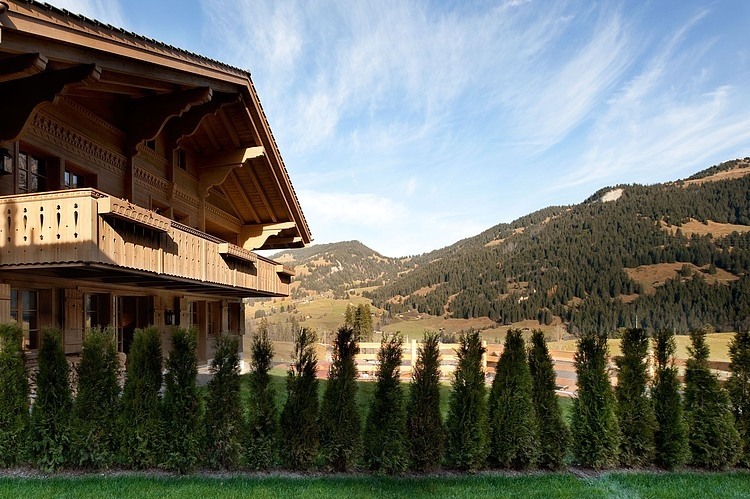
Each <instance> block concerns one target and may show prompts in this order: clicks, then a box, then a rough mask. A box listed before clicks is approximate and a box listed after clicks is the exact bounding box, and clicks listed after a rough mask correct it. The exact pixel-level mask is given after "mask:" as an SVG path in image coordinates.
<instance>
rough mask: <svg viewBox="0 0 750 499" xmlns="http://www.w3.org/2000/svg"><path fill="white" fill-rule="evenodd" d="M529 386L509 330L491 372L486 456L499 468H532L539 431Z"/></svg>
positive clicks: (517, 339) (519, 346)
mask: <svg viewBox="0 0 750 499" xmlns="http://www.w3.org/2000/svg"><path fill="white" fill-rule="evenodd" d="M532 385H533V382H532V378H531V371H530V370H529V365H528V363H527V362H526V350H525V345H524V341H523V335H522V333H521V330H520V329H511V330H509V331H508V334H507V335H506V336H505V345H504V347H503V352H502V354H500V359H499V360H498V362H497V365H496V368H495V379H494V380H493V381H492V391H491V392H490V401H489V422H490V455H489V460H490V462H491V463H492V464H494V465H496V466H499V467H500V468H513V469H526V468H531V467H533V466H534V465H535V464H536V459H537V455H538V447H539V427H538V425H537V420H536V415H535V413H534V405H533V403H532V391H533V388H532Z"/></svg>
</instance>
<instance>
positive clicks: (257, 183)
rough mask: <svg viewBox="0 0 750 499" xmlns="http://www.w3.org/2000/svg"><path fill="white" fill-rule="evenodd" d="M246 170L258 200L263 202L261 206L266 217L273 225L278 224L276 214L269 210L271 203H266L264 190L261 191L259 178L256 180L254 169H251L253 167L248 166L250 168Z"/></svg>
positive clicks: (256, 175)
mask: <svg viewBox="0 0 750 499" xmlns="http://www.w3.org/2000/svg"><path fill="white" fill-rule="evenodd" d="M247 170H248V172H250V179H251V180H252V181H253V185H254V186H255V190H257V191H258V195H259V196H260V200H261V201H263V206H265V207H266V210H268V215H269V216H270V217H271V221H272V222H274V223H276V222H278V219H277V218H276V214H275V213H274V212H273V209H272V208H271V203H270V202H269V201H268V197H267V196H266V192H265V190H263V187H262V186H261V185H260V178H258V174H257V173H256V172H255V168H253V165H250V168H248V169H247Z"/></svg>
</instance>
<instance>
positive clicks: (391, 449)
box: [364, 333, 409, 473]
mask: <svg viewBox="0 0 750 499" xmlns="http://www.w3.org/2000/svg"><path fill="white" fill-rule="evenodd" d="M403 345H404V339H403V336H401V334H399V333H396V334H392V335H387V334H383V339H382V340H381V342H380V350H379V351H378V373H377V381H376V383H375V393H374V395H373V397H372V401H371V403H370V412H369V414H368V416H367V423H366V424H365V434H364V449H365V454H364V460H365V464H366V465H367V467H368V468H369V469H371V470H373V471H377V472H384V473H398V472H401V471H404V470H405V469H406V468H407V467H408V465H409V454H408V451H407V447H406V413H405V412H404V397H403V393H402V391H401V382H400V380H399V376H400V368H401V356H402V348H403Z"/></svg>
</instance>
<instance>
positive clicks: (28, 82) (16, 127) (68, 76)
mask: <svg viewBox="0 0 750 499" xmlns="http://www.w3.org/2000/svg"><path fill="white" fill-rule="evenodd" d="M100 75H101V69H99V68H98V67H97V66H96V65H94V64H87V65H83V66H73V67H71V68H67V69H60V70H57V71H44V72H42V73H39V74H35V75H33V76H28V77H26V78H18V79H15V80H11V81H6V82H3V83H0V95H2V96H6V98H5V99H4V100H3V119H2V120H0V140H15V139H16V138H17V137H18V136H19V135H21V132H22V131H23V128H24V126H25V125H26V123H27V122H28V120H29V118H30V117H31V115H32V114H33V112H34V109H36V108H37V106H39V105H40V104H42V103H44V102H53V101H54V100H55V98H56V97H57V96H58V95H60V94H61V93H62V92H63V91H64V90H65V89H66V88H67V87H68V86H70V85H75V84H83V85H85V84H88V83H93V82H96V81H98V80H99V76H100Z"/></svg>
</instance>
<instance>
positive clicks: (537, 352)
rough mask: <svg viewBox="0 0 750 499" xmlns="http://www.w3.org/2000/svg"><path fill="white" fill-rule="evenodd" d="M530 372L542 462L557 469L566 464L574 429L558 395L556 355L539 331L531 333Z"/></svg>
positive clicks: (540, 462) (545, 465)
mask: <svg viewBox="0 0 750 499" xmlns="http://www.w3.org/2000/svg"><path fill="white" fill-rule="evenodd" d="M529 371H530V372H531V378H532V402H533V404H534V414H535V415H536V420H537V425H538V428H539V457H538V463H537V464H538V465H539V466H540V467H542V468H547V469H551V470H557V469H560V468H562V466H563V464H564V463H565V456H566V455H567V453H568V448H569V447H570V430H569V429H568V427H567V425H566V424H565V421H564V420H563V415H562V410H561V409H560V404H559V403H558V401H557V395H556V394H555V388H556V386H557V385H556V377H555V370H554V367H553V365H552V357H551V356H550V354H549V350H548V349H547V341H546V340H545V339H544V333H543V332H542V331H539V330H536V331H534V332H533V334H532V336H531V350H530V351H529Z"/></svg>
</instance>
